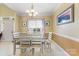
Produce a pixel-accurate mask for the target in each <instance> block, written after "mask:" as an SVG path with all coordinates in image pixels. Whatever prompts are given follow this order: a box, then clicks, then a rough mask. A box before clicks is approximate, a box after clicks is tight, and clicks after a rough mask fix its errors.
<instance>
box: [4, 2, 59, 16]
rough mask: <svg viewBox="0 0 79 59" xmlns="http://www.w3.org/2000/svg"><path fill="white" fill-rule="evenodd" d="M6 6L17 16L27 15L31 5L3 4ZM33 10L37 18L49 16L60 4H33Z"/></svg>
mask: <svg viewBox="0 0 79 59" xmlns="http://www.w3.org/2000/svg"><path fill="white" fill-rule="evenodd" d="M5 5H6V6H8V7H9V8H11V9H13V10H14V11H16V13H17V15H21V16H22V15H27V13H25V11H26V10H28V9H30V8H31V5H32V3H5ZM33 5H34V9H35V10H36V11H37V12H38V15H39V16H50V15H52V14H53V12H54V11H55V10H56V9H57V8H58V7H59V6H60V3H33Z"/></svg>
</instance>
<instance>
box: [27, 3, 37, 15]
mask: <svg viewBox="0 0 79 59" xmlns="http://www.w3.org/2000/svg"><path fill="white" fill-rule="evenodd" d="M26 13H28V15H29V16H36V15H38V12H37V11H36V10H34V6H33V4H32V6H31V9H30V10H26Z"/></svg>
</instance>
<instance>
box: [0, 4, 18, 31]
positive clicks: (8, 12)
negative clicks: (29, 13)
mask: <svg viewBox="0 0 79 59" xmlns="http://www.w3.org/2000/svg"><path fill="white" fill-rule="evenodd" d="M0 16H11V17H14V18H15V20H14V22H15V31H19V28H18V20H19V19H18V16H17V15H16V12H15V11H13V10H12V9H10V8H8V7H7V6H6V5H4V4H0Z"/></svg>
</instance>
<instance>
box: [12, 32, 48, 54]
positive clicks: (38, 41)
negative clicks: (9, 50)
mask: <svg viewBox="0 0 79 59" xmlns="http://www.w3.org/2000/svg"><path fill="white" fill-rule="evenodd" d="M46 39H47V37H45V36H41V35H25V34H20V35H19V37H18V38H14V41H13V42H14V50H13V54H14V55H16V45H17V43H18V44H19V45H20V47H19V48H18V49H26V48H27V47H22V46H23V45H25V44H27V42H28V43H29V44H28V47H30V48H32V50H33V51H32V52H33V54H34V47H33V46H34V45H40V48H41V52H42V53H43V48H44V44H45V41H46ZM24 52H25V51H24Z"/></svg>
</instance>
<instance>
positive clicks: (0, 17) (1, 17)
mask: <svg viewBox="0 0 79 59" xmlns="http://www.w3.org/2000/svg"><path fill="white" fill-rule="evenodd" d="M3 18H11V19H12V18H13V19H14V20H15V17H12V16H0V19H2V20H3ZM12 27H13V30H12V32H13V31H14V29H15V28H14V27H15V24H14V21H13V25H12ZM2 32H3V31H2ZM12 40H13V38H12ZM12 40H11V41H12ZM2 41H6V40H5V39H3V36H2Z"/></svg>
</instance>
